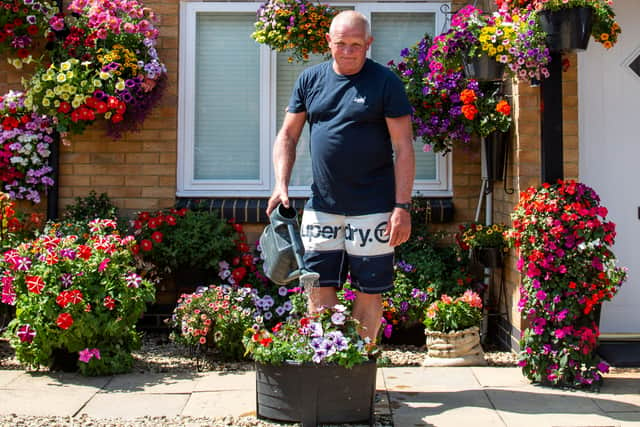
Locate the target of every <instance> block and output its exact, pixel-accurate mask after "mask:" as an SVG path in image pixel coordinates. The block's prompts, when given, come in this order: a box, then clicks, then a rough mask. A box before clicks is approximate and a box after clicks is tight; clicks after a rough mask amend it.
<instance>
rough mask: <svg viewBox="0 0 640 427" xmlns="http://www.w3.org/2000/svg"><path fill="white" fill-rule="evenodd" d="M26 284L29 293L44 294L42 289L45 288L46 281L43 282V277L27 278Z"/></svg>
mask: <svg viewBox="0 0 640 427" xmlns="http://www.w3.org/2000/svg"><path fill="white" fill-rule="evenodd" d="M26 282H27V289H29V292H33V293H34V294H39V293H40V292H42V289H43V288H44V280H42V277H39V276H27V277H26Z"/></svg>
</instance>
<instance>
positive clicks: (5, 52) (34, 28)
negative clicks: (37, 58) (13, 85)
mask: <svg viewBox="0 0 640 427" xmlns="http://www.w3.org/2000/svg"><path fill="white" fill-rule="evenodd" d="M56 12H57V8H56V7H55V6H54V5H53V3H49V2H47V1H34V0H0V55H1V56H4V57H6V58H7V61H8V62H9V64H11V65H13V66H14V67H15V68H18V69H20V68H22V65H23V64H29V63H31V62H32V61H33V60H34V57H33V55H34V54H35V50H36V49H38V48H39V47H40V48H41V47H42V44H41V43H40V41H43V40H45V38H46V37H47V36H48V35H49V34H50V33H49V24H48V21H49V18H50V17H51V16H53V15H54V14H55V13H56Z"/></svg>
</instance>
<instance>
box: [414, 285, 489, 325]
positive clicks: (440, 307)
mask: <svg viewBox="0 0 640 427" xmlns="http://www.w3.org/2000/svg"><path fill="white" fill-rule="evenodd" d="M481 319H482V300H481V299H480V296H479V295H478V294H476V293H475V292H473V291H471V290H467V291H466V292H465V293H464V294H463V295H462V296H461V297H458V298H456V299H455V300H454V299H453V298H451V297H449V296H447V295H442V297H441V298H440V300H439V301H436V302H434V303H433V304H431V306H429V308H428V309H427V313H426V317H425V319H424V325H425V326H426V328H427V329H429V330H431V331H439V332H453V331H463V330H465V329H467V328H470V327H472V326H479V325H480V320H481Z"/></svg>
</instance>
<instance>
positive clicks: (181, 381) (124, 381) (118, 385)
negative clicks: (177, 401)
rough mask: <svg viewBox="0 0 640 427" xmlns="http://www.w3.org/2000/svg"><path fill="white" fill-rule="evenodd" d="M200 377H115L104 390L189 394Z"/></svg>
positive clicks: (195, 375)
mask: <svg viewBox="0 0 640 427" xmlns="http://www.w3.org/2000/svg"><path fill="white" fill-rule="evenodd" d="M201 377H202V375H201V374H197V373H190V372H189V373H177V374H166V373H164V374H163V373H155V374H152V373H144V374H140V373H135V374H124V375H115V376H114V377H113V379H112V380H111V381H110V382H109V383H108V384H107V385H106V386H105V387H104V389H105V390H107V391H123V392H142V393H191V391H192V390H193V388H194V387H195V384H196V383H197V382H198V381H199V380H200V378H201Z"/></svg>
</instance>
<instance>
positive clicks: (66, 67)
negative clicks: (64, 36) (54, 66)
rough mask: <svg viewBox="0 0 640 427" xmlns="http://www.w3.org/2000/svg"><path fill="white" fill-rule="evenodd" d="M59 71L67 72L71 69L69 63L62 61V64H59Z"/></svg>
mask: <svg viewBox="0 0 640 427" xmlns="http://www.w3.org/2000/svg"><path fill="white" fill-rule="evenodd" d="M60 69H61V70H62V71H69V70H70V69H71V63H70V62H69V61H64V62H63V63H62V64H60Z"/></svg>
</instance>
